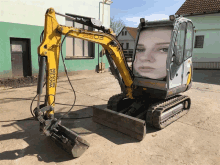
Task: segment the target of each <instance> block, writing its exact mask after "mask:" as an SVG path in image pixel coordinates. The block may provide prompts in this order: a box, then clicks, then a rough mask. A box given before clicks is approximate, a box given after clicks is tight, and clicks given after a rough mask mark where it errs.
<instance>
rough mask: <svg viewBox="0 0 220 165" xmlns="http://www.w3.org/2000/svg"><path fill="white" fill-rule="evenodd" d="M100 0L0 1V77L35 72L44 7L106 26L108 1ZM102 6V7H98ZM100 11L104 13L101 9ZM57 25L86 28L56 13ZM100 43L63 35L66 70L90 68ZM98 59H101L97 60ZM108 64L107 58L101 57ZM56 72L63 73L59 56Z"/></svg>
mask: <svg viewBox="0 0 220 165" xmlns="http://www.w3.org/2000/svg"><path fill="white" fill-rule="evenodd" d="M105 2H106V3H104V4H103V3H102V1H100V0H90V1H87V0H80V1H79V0H72V1H69V0H62V1H54V0H47V1H45V0H38V1H34V0H22V1H14V0H8V1H0V11H1V12H0V27H1V31H0V79H4V78H20V77H28V76H34V75H37V74H38V70H39V67H38V54H37V48H38V46H39V45H40V35H41V32H42V31H43V29H44V22H45V13H46V10H47V9H48V8H51V7H52V8H54V10H55V11H56V12H58V13H61V14H63V15H65V14H68V15H79V16H85V17H92V18H95V19H97V20H100V21H102V16H103V14H104V17H103V18H104V23H103V25H104V26H106V27H107V28H109V27H110V4H111V2H109V1H107V0H106V1H105ZM103 6H104V10H102V8H103ZM103 11H104V13H102V12H103ZM56 18H57V21H58V23H59V24H61V25H66V26H73V27H77V28H84V29H89V28H88V27H86V26H83V25H82V24H78V23H76V22H73V21H72V20H69V19H67V18H65V17H62V16H59V15H56ZM101 49H102V47H101V46H99V45H98V44H94V43H90V42H88V41H85V40H81V39H76V38H71V37H66V40H65V42H64V44H63V47H62V52H63V55H64V58H65V64H66V66H67V68H68V72H71V71H79V70H94V69H95V68H96V66H97V63H98V61H99V56H98V54H99V52H100V51H101ZM100 61H101V60H100ZM103 62H104V63H106V66H105V67H106V68H108V61H107V59H106V57H105V56H104V57H103ZM59 73H64V67H63V63H62V58H61V57H60V61H59Z"/></svg>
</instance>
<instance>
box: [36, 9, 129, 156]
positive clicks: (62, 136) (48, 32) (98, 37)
mask: <svg viewBox="0 0 220 165" xmlns="http://www.w3.org/2000/svg"><path fill="white" fill-rule="evenodd" d="M56 14H58V15H61V16H64V17H68V18H69V19H72V20H74V21H76V22H79V23H82V24H85V25H87V26H90V27H93V28H96V29H98V30H102V31H103V32H99V31H89V30H84V29H78V28H74V27H68V26H63V25H60V24H58V22H57V20H56V16H55V15H56ZM62 35H65V36H70V37H74V38H79V39H83V40H87V41H90V42H94V43H98V44H100V45H102V46H103V48H104V49H105V50H106V57H107V59H108V62H109V64H110V69H111V71H112V73H113V75H114V76H115V77H116V78H117V79H118V81H119V84H120V86H121V90H122V93H123V94H124V95H125V97H127V98H130V99H133V97H132V84H133V80H132V76H131V72H130V70H129V67H128V65H127V63H126V61H125V58H124V55H123V51H122V48H121V46H120V43H119V42H118V41H117V39H116V38H115V36H114V33H113V31H112V30H111V29H106V28H105V27H103V26H99V25H97V24H96V22H94V20H91V19H90V20H87V21H84V22H83V21H82V20H78V19H77V18H73V17H70V16H67V15H62V14H60V13H56V12H55V11H54V9H53V8H50V9H48V10H47V12H46V14H45V25H44V37H43V41H42V42H41V44H40V45H39V47H38V55H39V56H40V65H39V75H38V86H37V94H38V102H37V107H36V108H35V110H34V113H35V118H36V120H38V121H40V129H41V131H42V132H44V134H45V135H47V136H50V137H52V139H53V140H55V141H56V142H58V143H59V144H61V147H62V148H64V149H65V150H67V151H68V152H70V153H72V155H73V156H74V157H79V156H80V155H81V154H82V153H83V152H84V151H85V150H86V149H87V148H88V147H89V144H88V143H87V142H86V141H85V140H83V139H82V138H81V137H80V136H79V135H77V134H76V133H75V132H73V131H71V130H69V129H68V128H66V127H64V126H62V125H61V121H60V120H57V119H56V118H54V106H55V95H56V87H57V77H58V67H59V57H60V50H61V49H62V47H61V46H62V43H61V39H62ZM45 65H46V68H45ZM45 69H46V97H45V103H44V104H43V105H40V96H41V94H42V89H43V81H44V72H45Z"/></svg>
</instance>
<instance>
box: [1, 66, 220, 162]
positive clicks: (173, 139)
mask: <svg viewBox="0 0 220 165" xmlns="http://www.w3.org/2000/svg"><path fill="white" fill-rule="evenodd" d="M193 77H194V82H193V86H192V88H191V90H189V91H187V92H185V93H184V94H185V95H188V96H190V97H191V99H192V105H191V110H190V112H189V113H188V114H187V115H185V116H184V117H182V118H181V119H179V120H178V121H176V122H175V123H173V124H171V125H169V126H168V127H167V128H165V129H163V130H159V131H158V130H156V129H154V128H151V127H147V135H146V136H145V138H144V139H143V140H142V141H141V142H139V141H137V140H135V139H132V138H131V137H128V136H126V135H124V134H122V133H120V132H117V131H114V130H112V129H109V128H107V127H105V126H102V125H99V124H97V123H94V122H93V121H92V118H91V116H92V108H91V106H93V105H104V104H106V103H107V101H108V99H109V97H111V96H112V95H114V94H117V93H119V92H120V87H119V85H118V83H117V80H116V79H114V77H113V76H112V75H111V74H110V73H109V72H104V73H95V72H89V73H84V74H79V75H74V76H70V79H71V82H72V84H73V87H74V89H75V91H76V96H77V97H76V105H75V106H74V108H73V110H72V112H71V113H70V114H69V115H68V116H67V117H66V119H63V120H62V123H63V125H65V126H67V127H68V128H70V129H72V130H74V131H76V132H77V133H78V134H80V135H81V136H83V138H84V139H85V140H87V141H88V142H89V143H90V147H89V149H88V150H87V151H86V152H85V153H84V154H83V155H82V156H81V157H80V158H77V159H71V157H70V156H68V155H67V154H66V153H65V152H64V151H63V150H61V149H60V148H58V147H57V146H56V145H55V144H54V143H53V142H52V141H50V139H48V138H46V137H45V136H44V135H41V134H40V132H39V123H38V122H37V121H34V120H32V118H31V117H32V116H31V113H30V104H31V101H32V99H33V98H34V96H35V95H36V90H37V87H36V86H30V87H21V88H15V89H6V88H4V87H1V88H0V114H1V115H0V164H2V165H16V164H19V165H22V164H25V165H27V164H32V165H35V164H37V165H40V164H63V165H68V164H71V165H111V164H113V165H146V164H153V165H177V164H187V165H203V164H204V165H220V122H219V121H220V86H219V84H220V71H219V70H206V71H203V70H195V71H194V75H193ZM44 92H45V91H44ZM73 100H74V94H73V92H72V91H71V87H70V85H69V84H68V81H67V78H65V77H62V78H59V80H58V87H57V95H56V107H55V111H56V117H59V116H60V115H61V114H63V113H64V112H66V111H68V110H69V108H70V107H71V105H72V103H73ZM35 107H36V101H34V104H33V108H35ZM68 118H75V119H68ZM23 119H24V120H23ZM19 120H20V121H19Z"/></svg>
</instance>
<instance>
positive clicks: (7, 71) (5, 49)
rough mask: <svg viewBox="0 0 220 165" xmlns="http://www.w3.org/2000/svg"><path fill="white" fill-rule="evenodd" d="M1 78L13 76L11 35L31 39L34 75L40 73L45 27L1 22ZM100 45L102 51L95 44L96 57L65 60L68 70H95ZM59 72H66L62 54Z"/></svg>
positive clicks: (104, 59) (64, 47) (104, 60)
mask: <svg viewBox="0 0 220 165" xmlns="http://www.w3.org/2000/svg"><path fill="white" fill-rule="evenodd" d="M0 28H1V31H0V78H12V76H13V75H12V64H11V49H10V37H15V38H27V39H30V40H31V45H30V47H31V65H32V75H36V74H38V69H39V67H38V54H37V48H38V46H39V45H40V34H41V32H42V30H43V29H44V27H42V26H33V25H24V24H16V23H8V22H0ZM98 46H99V47H100V48H99V50H100V51H101V48H102V47H101V46H100V45H99V44H95V58H94V59H71V60H69V59H68V60H65V64H66V67H67V69H68V72H71V71H82V70H94V69H95V68H96V65H97V64H98ZM65 54H66V43H65V42H64V44H63V55H64V58H65ZM99 61H101V59H100V60H99ZM103 62H104V63H105V68H108V67H109V64H108V61H107V59H106V56H104V58H103ZM58 71H59V72H64V67H63V62H62V58H61V55H60V60H59V70H58Z"/></svg>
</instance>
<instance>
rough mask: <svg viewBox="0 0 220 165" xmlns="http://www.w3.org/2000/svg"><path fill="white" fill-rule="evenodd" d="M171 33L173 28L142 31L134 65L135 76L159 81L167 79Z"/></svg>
mask: <svg viewBox="0 0 220 165" xmlns="http://www.w3.org/2000/svg"><path fill="white" fill-rule="evenodd" d="M171 32H172V27H155V28H148V29H146V30H143V31H141V33H140V37H139V41H138V44H137V49H136V55H135V60H134V64H133V68H134V75H135V76H138V77H145V78H150V79H157V80H164V79H165V78H166V60H167V52H168V48H169V44H170V39H171Z"/></svg>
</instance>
